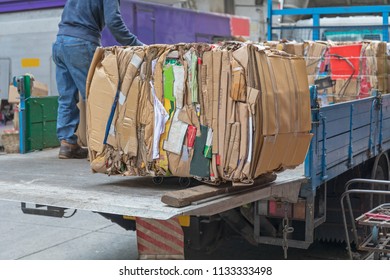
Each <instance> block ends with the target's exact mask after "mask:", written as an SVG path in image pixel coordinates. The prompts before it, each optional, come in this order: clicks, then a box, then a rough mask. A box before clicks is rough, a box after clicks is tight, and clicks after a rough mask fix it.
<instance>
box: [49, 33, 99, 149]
mask: <svg viewBox="0 0 390 280" xmlns="http://www.w3.org/2000/svg"><path fill="white" fill-rule="evenodd" d="M96 47H98V45H96V44H94V43H92V42H90V41H86V40H83V39H80V38H75V37H69V36H63V35H61V36H57V40H56V42H55V43H54V44H53V61H54V63H55V64H56V66H57V67H56V80H57V88H58V93H59V97H58V116H57V137H58V139H59V140H60V141H61V140H65V141H66V142H68V143H71V144H76V143H77V136H76V135H75V134H74V133H75V132H76V129H77V127H78V125H79V122H80V112H79V109H78V108H77V103H78V102H79V92H80V94H81V96H82V98H83V100H85V86H86V80H87V74H88V70H89V66H90V64H91V61H92V58H93V55H94V53H95V50H96Z"/></svg>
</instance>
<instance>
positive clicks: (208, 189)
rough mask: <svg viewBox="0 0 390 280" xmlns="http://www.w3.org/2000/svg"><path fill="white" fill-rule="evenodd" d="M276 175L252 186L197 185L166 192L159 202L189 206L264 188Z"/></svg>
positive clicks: (266, 177)
mask: <svg viewBox="0 0 390 280" xmlns="http://www.w3.org/2000/svg"><path fill="white" fill-rule="evenodd" d="M275 179H276V174H274V173H272V174H266V175H263V176H261V177H259V178H258V179H256V180H255V183H254V184H253V185H241V186H232V185H231V184H225V185H223V186H210V185H199V186H196V187H192V188H187V189H184V190H177V191H170V192H166V193H165V194H164V195H163V196H162V197H161V201H162V202H163V203H165V204H167V205H169V206H172V207H177V208H179V207H184V206H188V205H191V204H192V203H194V202H196V201H199V200H202V199H206V198H211V197H215V196H218V195H222V194H234V193H236V192H240V191H244V190H250V189H258V188H259V187H263V186H266V185H267V184H268V183H271V182H273V181H275Z"/></svg>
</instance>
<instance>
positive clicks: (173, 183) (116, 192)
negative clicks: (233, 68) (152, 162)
mask: <svg viewBox="0 0 390 280" xmlns="http://www.w3.org/2000/svg"><path fill="white" fill-rule="evenodd" d="M57 155H58V149H51V150H45V151H40V152H34V153H28V154H9V155H3V156H0V165H1V169H0V178H1V179H0V199H1V200H9V201H17V202H26V203H34V204H42V205H48V206H56V207H63V208H71V209H79V210H87V211H95V212H102V213H110V214H118V215H126V216H136V217H141V218H152V219H160V220H167V219H170V218H172V217H176V216H180V215H206V216H209V215H213V214H217V213H220V212H222V211H226V210H229V209H232V208H235V207H238V206H241V205H242V204H243V203H250V202H253V201H256V200H259V199H266V198H269V197H273V196H281V197H286V198H287V199H290V200H294V198H297V196H298V194H299V189H300V187H301V184H302V183H303V182H304V181H305V180H306V179H305V177H304V176H303V167H300V168H297V169H295V170H288V171H284V172H282V173H280V174H278V177H277V179H276V181H274V182H273V183H270V184H268V185H265V186H259V187H254V188H252V189H250V190H247V191H243V192H239V193H235V194H234V195H222V196H217V197H214V198H213V199H207V200H205V201H200V202H197V203H196V204H192V205H190V206H186V207H183V208H173V207H170V206H167V205H165V204H164V203H162V202H161V197H162V195H163V194H164V193H166V192H168V191H173V190H180V189H181V188H180V186H179V184H178V181H177V178H166V179H165V180H164V184H163V185H154V184H153V182H152V179H151V178H150V177H149V178H148V177H122V176H107V175H104V174H93V173H92V172H91V170H90V167H89V162H88V161H86V160H77V159H76V160H60V159H58V158H57Z"/></svg>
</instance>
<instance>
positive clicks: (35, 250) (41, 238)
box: [0, 201, 138, 260]
mask: <svg viewBox="0 0 390 280" xmlns="http://www.w3.org/2000/svg"><path fill="white" fill-rule="evenodd" d="M0 213H1V216H0V260H15V259H34V260H134V259H137V258H138V253H137V244H136V237H135V233H134V232H132V231H126V230H124V229H122V228H121V227H119V226H118V225H116V224H113V223H112V222H111V221H109V220H107V219H105V218H103V217H102V216H100V215H98V214H95V213H92V212H87V211H78V212H77V213H76V214H75V215H74V216H73V217H71V218H70V219H64V218H52V217H43V216H34V215H26V214H23V213H22V211H21V210H20V204H19V203H16V202H8V201H0ZM69 214H71V213H69Z"/></svg>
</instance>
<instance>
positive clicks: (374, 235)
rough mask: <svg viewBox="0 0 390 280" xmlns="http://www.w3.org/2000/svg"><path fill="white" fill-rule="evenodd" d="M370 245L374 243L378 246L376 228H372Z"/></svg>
mask: <svg viewBox="0 0 390 280" xmlns="http://www.w3.org/2000/svg"><path fill="white" fill-rule="evenodd" d="M372 243H374V245H375V246H377V245H378V244H379V229H378V227H377V226H374V227H373V228H372Z"/></svg>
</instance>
